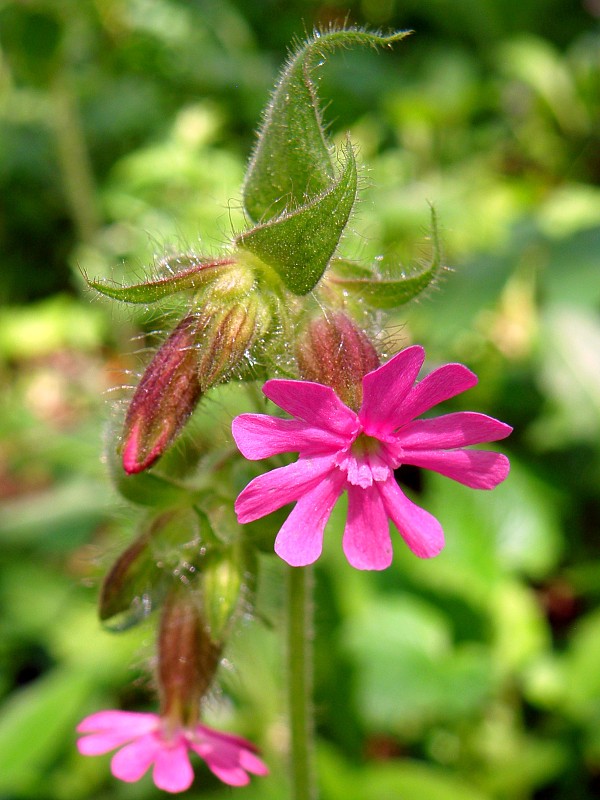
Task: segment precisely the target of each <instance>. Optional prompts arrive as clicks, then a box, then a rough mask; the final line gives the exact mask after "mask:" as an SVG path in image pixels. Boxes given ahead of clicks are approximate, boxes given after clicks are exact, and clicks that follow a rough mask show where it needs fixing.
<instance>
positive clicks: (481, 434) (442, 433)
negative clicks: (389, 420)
mask: <svg viewBox="0 0 600 800" xmlns="http://www.w3.org/2000/svg"><path fill="white" fill-rule="evenodd" d="M511 431H512V428H511V427H510V425H505V424H504V422H500V421H499V420H497V419H494V418H493V417H488V416H487V414H478V413H476V412H474V411H458V412H457V413H455V414H445V415H443V416H441V417H435V418H434V419H423V420H414V421H413V422H409V423H407V424H406V425H404V426H403V427H402V428H401V429H400V430H399V431H398V433H397V434H396V442H397V443H398V444H400V445H401V446H402V447H403V448H405V449H410V450H437V449H441V450H452V449H453V448H456V447H468V446H469V445H472V444H482V443H483V442H495V441H498V440H499V439H504V438H506V437H507V436H508V435H509V434H510V433H511Z"/></svg>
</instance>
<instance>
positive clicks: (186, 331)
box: [123, 314, 202, 474]
mask: <svg viewBox="0 0 600 800" xmlns="http://www.w3.org/2000/svg"><path fill="white" fill-rule="evenodd" d="M198 326H199V318H198V316H197V315H195V314H190V315H189V316H187V317H185V319H183V320H182V321H181V322H180V323H179V325H178V326H177V327H176V328H175V330H174V331H173V333H172V334H171V335H170V336H169V338H168V339H167V340H166V342H165V343H164V344H163V345H162V347H161V348H160V349H159V351H158V353H156V355H155V356H154V358H153V359H152V361H151V362H150V364H149V366H148V368H147V369H146V372H145V373H144V375H143V377H142V380H141V381H140V383H139V385H138V387H137V389H136V391H135V394H134V395H133V400H132V401H131V404H130V406H129V409H128V411H127V416H126V418H125V432H124V445H123V467H124V469H125V472H127V473H129V474H133V473H136V472H141V471H142V470H144V469H147V468H148V467H150V466H151V465H152V464H153V463H154V462H155V461H156V460H157V458H159V457H160V456H161V455H162V454H163V453H164V451H165V450H166V449H167V447H168V446H169V445H170V444H171V442H172V441H173V440H174V438H175V437H176V436H177V434H178V433H179V431H180V430H181V428H182V427H183V425H184V423H185V422H186V420H187V418H188V417H189V416H190V414H191V413H192V411H193V410H194V408H195V407H196V403H197V402H198V400H199V399H200V395H201V393H202V391H201V386H200V381H199V379H198V373H197V365H198V353H197V350H196V341H197V336H198Z"/></svg>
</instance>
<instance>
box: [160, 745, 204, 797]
mask: <svg viewBox="0 0 600 800" xmlns="http://www.w3.org/2000/svg"><path fill="white" fill-rule="evenodd" d="M152 778H153V780H154V783H155V784H156V786H157V787H158V788H159V789H162V790H163V791H165V792H171V793H176V792H185V790H186V789H189V788H190V786H191V785H192V783H193V782H194V770H193V769H192V765H191V764H190V759H189V756H188V751H187V746H186V744H184V743H183V742H178V743H177V744H175V745H170V746H167V745H165V747H163V748H162V750H159V752H158V753H157V755H156V761H155V763H154V770H153V773H152Z"/></svg>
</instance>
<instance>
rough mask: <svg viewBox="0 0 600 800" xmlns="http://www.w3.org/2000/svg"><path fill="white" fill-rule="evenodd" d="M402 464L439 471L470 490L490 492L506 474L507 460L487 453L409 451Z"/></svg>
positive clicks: (504, 457)
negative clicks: (487, 490) (486, 490)
mask: <svg viewBox="0 0 600 800" xmlns="http://www.w3.org/2000/svg"><path fill="white" fill-rule="evenodd" d="M404 463H406V464H413V465H414V466H415V467H423V468H424V469H431V470H433V471H434V472H439V474H440V475H445V476H446V477H447V478H452V480H454V481H457V482H458V483H462V484H464V485H465V486H468V487H469V488H471V489H494V488H495V487H496V486H498V484H499V483H502V481H503V480H504V479H505V478H506V477H507V475H508V473H509V471H510V462H509V460H508V458H507V457H506V456H505V455H503V454H502V453H493V452H490V451H489V450H432V451H428V450H410V451H407V452H406V453H405V454H404Z"/></svg>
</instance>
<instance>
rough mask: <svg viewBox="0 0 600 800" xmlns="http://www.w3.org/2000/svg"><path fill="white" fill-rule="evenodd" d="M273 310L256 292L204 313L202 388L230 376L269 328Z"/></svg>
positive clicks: (200, 366)
mask: <svg viewBox="0 0 600 800" xmlns="http://www.w3.org/2000/svg"><path fill="white" fill-rule="evenodd" d="M269 320H270V314H269V312H268V310H267V308H266V307H265V306H264V304H263V303H262V301H261V300H260V298H259V297H257V296H256V295H248V296H246V297H243V298H242V299H240V300H236V301H235V302H234V303H230V304H229V305H226V304H225V303H224V302H223V304H222V305H221V306H215V307H213V308H212V309H209V308H207V309H206V310H205V311H204V312H203V314H202V320H201V328H202V331H201V335H200V346H199V352H198V360H197V371H198V381H199V385H200V388H201V391H203V392H205V391H206V390H207V389H209V388H210V387H211V386H214V385H215V384H217V383H219V382H220V381H221V380H223V378H226V377H227V376H228V375H229V374H230V373H231V372H232V370H233V369H235V367H236V366H237V365H238V364H239V363H240V362H241V360H242V359H243V358H244V356H245V354H246V353H247V352H248V350H249V349H250V347H251V346H252V345H253V344H254V342H255V341H256V339H257V338H258V337H260V335H261V334H262V333H264V331H265V330H266V329H267V327H268V325H269Z"/></svg>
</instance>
